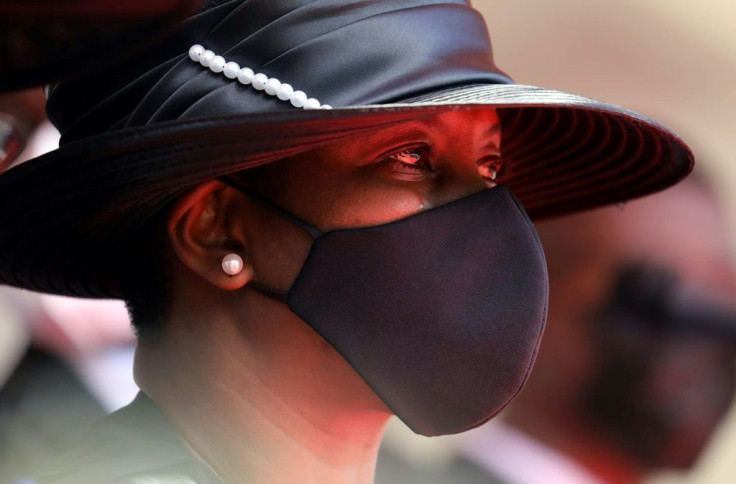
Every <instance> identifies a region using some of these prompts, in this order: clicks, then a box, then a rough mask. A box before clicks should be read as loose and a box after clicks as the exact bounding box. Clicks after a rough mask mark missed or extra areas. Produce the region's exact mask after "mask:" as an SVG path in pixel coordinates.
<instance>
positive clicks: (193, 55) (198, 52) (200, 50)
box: [189, 44, 204, 62]
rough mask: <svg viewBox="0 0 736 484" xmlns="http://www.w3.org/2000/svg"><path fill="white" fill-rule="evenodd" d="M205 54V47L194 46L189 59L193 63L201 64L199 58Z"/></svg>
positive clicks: (191, 48)
mask: <svg viewBox="0 0 736 484" xmlns="http://www.w3.org/2000/svg"><path fill="white" fill-rule="evenodd" d="M202 53H204V47H202V46H201V45H199V44H194V45H193V46H191V47H190V48H189V58H190V59H192V60H193V61H197V62H199V57H200V56H201V55H202Z"/></svg>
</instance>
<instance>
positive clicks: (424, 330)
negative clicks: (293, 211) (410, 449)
mask: <svg viewBox="0 0 736 484" xmlns="http://www.w3.org/2000/svg"><path fill="white" fill-rule="evenodd" d="M226 181H227V183H228V184H230V185H232V186H234V187H235V188H237V189H239V190H241V191H243V189H242V188H240V187H238V186H237V185H234V184H233V182H232V181H231V180H226ZM244 193H246V194H247V195H248V196H252V195H250V194H249V193H248V192H244ZM264 203H265V202H264ZM265 204H266V205H267V206H269V207H270V208H271V210H274V212H276V213H277V214H279V215H280V216H281V217H283V218H285V219H288V220H290V221H291V222H293V223H295V224H297V225H298V226H300V227H302V228H303V229H304V230H306V231H308V232H309V233H310V234H311V235H312V236H313V237H314V239H315V240H314V243H313V245H312V248H311V251H310V252H309V256H308V257H307V260H306V262H305V263H304V266H303V267H302V269H301V272H300V273H299V275H298V276H297V278H296V281H295V282H294V284H293V286H292V287H291V289H290V290H289V292H288V293H286V294H284V293H279V292H276V291H273V290H272V289H269V288H265V287H262V286H258V285H255V284H250V286H251V287H253V288H255V289H257V290H259V291H261V292H263V293H265V294H267V295H269V296H271V297H274V298H276V299H279V300H282V301H284V302H286V303H287V304H288V306H289V308H290V309H291V310H292V311H293V312H294V313H295V314H296V315H298V316H299V317H300V318H301V319H302V320H304V321H305V322H306V323H307V324H309V325H310V326H311V327H312V328H314V330H315V331H317V333H319V334H320V335H321V336H322V337H323V338H324V339H325V340H327V341H328V342H329V343H330V344H331V345H332V346H333V347H334V348H335V349H337V351H338V352H339V353H340V354H341V355H342V356H343V357H344V358H345V359H346V360H347V361H348V362H349V363H350V365H351V366H352V367H353V368H354V369H355V371H356V372H357V373H358V374H359V375H360V376H361V377H362V378H363V379H364V380H365V381H366V382H367V383H368V385H369V386H370V387H371V388H372V389H373V391H374V392H375V393H376V394H377V395H378V396H379V397H380V398H381V399H382V400H383V402H384V403H385V404H386V405H387V406H388V407H389V408H390V409H391V410H392V411H393V412H394V413H395V414H396V415H397V416H398V417H399V418H400V419H401V420H402V421H403V422H404V423H406V424H407V425H408V426H409V427H410V428H411V429H412V430H414V431H415V432H416V433H419V434H422V435H428V436H430V435H443V434H451V433H457V432H462V431H464V430H467V429H470V428H473V427H476V426H478V425H480V424H482V423H484V422H486V421H487V420H488V419H490V418H491V417H493V416H494V415H495V414H496V413H498V412H499V411H500V410H501V409H503V408H504V407H505V406H506V405H507V404H508V403H509V401H510V400H511V399H512V398H513V397H514V396H515V395H516V394H517V393H518V392H519V391H520V390H521V388H522V386H523V385H524V383H525V381H526V379H527V376H528V375H529V371H530V369H531V367H532V365H533V363H534V359H535V357H536V354H537V349H538V346H539V342H540V338H541V336H542V331H543V328H544V324H545V320H546V316H547V297H548V289H547V268H546V265H545V260H544V254H543V252H542V248H541V245H540V243H539V239H538V238H537V234H536V231H535V230H534V227H533V226H532V223H531V221H530V220H529V218H528V216H527V215H526V212H524V209H523V208H522V207H521V205H520V204H519V202H518V201H517V200H516V199H515V198H514V197H513V196H512V195H511V194H510V193H509V191H508V190H507V189H505V188H503V187H496V188H492V189H490V190H484V191H482V192H479V193H476V194H474V195H471V196H468V197H466V198H462V199H460V200H456V201H454V202H451V203H448V204H446V205H442V206H440V207H437V208H434V209H432V210H427V211H425V212H421V213H418V214H415V215H412V216H409V217H407V218H404V219H401V220H397V221H394V222H390V223H387V224H384V225H377V226H372V227H364V228H350V229H342V230H335V231H331V232H326V233H322V232H321V231H319V230H318V229H316V228H314V227H312V226H310V225H309V224H307V223H305V222H303V221H301V220H299V219H297V218H295V217H293V216H292V215H290V214H288V213H285V212H284V211H283V210H280V209H278V208H276V207H273V206H272V205H270V204H268V203H265Z"/></svg>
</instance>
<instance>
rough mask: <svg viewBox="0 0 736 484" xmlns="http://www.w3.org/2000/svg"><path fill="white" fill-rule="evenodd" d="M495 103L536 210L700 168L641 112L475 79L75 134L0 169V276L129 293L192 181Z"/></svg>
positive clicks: (558, 208) (551, 211)
mask: <svg viewBox="0 0 736 484" xmlns="http://www.w3.org/2000/svg"><path fill="white" fill-rule="evenodd" d="M489 108H494V109H497V110H498V113H499V116H500V118H501V124H502V128H503V146H502V151H503V159H504V168H503V173H502V176H501V178H500V182H501V183H502V184H503V185H505V186H507V187H508V188H509V189H510V190H511V191H512V193H514V194H515V195H516V196H517V198H519V200H520V201H521V203H522V204H523V206H524V207H525V209H526V210H527V212H528V213H529V214H530V216H531V217H532V218H542V217H549V216H554V215H561V214H566V213H570V212H575V211H579V210H584V209H589V208H593V207H598V206H602V205H606V204H610V203H620V202H625V201H627V200H630V199H633V198H636V197H640V196H642V195H646V194H648V193H652V192H655V191H658V190H661V189H664V188H666V187H668V186H670V185H672V184H674V183H676V182H677V181H679V180H680V179H682V178H684V177H685V176H686V175H687V174H688V173H689V172H690V170H691V169H692V165H693V155H692V153H691V152H690V150H689V149H688V148H687V146H686V145H685V144H684V143H683V142H682V141H681V140H680V139H679V138H678V137H677V136H676V135H675V134H673V133H672V132H671V131H669V130H667V129H666V128H664V127H663V126H661V125H659V124H657V123H655V122H653V121H651V120H649V119H647V118H645V117H643V116H641V115H639V114H636V113H633V112H631V111H627V110H625V109H622V108H618V107H615V106H612V105H609V104H605V103H601V102H598V101H594V100H591V99H588V98H584V97H581V96H577V95H574V94H568V93H563V92H560V91H554V90H547V89H541V88H537V87H531V86H523V85H514V84H510V85H495V84H494V85H474V86H465V87H459V88H454V89H448V90H445V91H441V92H435V93H432V94H428V95H425V96H421V97H417V98H413V99H412V100H410V101H404V102H402V103H400V104H384V105H380V106H356V107H349V108H340V109H333V110H310V111H304V110H296V109H294V110H288V111H278V112H267V113H259V114H252V113H251V114H247V115H242V116H227V117H218V118H209V119H188V120H178V121H173V122H166V123H159V124H155V125H149V126H144V127H136V128H129V129H125V130H120V131H116V132H108V133H105V134H102V135H98V136H95V137H91V138H88V139H83V140H80V141H76V142H73V143H70V144H68V145H66V146H63V147H62V148H60V149H58V150H56V151H53V152H51V153H48V154H46V155H44V156H41V157H39V158H36V159H34V160H30V161H28V162H26V163H24V164H22V165H20V166H18V167H14V168H12V169H10V170H8V171H7V172H6V173H5V174H3V175H2V176H0V206H2V207H3V209H2V211H0V227H2V230H0V280H1V281H2V282H4V283H7V284H10V285H14V286H19V287H25V288H28V289H32V290H37V291H42V292H50V293H56V294H65V295H73V296H85V297H120V296H121V294H120V291H119V287H118V284H117V282H118V281H117V280H116V279H117V274H115V271H114V270H112V269H111V268H112V267H115V266H116V265H117V264H115V263H114V261H116V260H119V259H120V258H121V257H124V254H125V247H126V244H127V243H129V241H130V240H131V239H132V237H134V236H135V234H136V233H137V231H138V230H139V229H140V228H141V227H142V226H144V225H145V222H146V221H147V220H149V219H150V217H151V216H152V215H153V214H154V213H156V212H157V211H158V210H159V209H160V208H161V207H163V206H164V205H165V204H167V203H168V202H169V201H170V200H171V199H172V198H173V197H175V196H176V195H178V194H179V193H181V192H182V191H183V190H185V189H187V188H190V187H192V186H194V185H196V184H197V183H200V182H202V181H205V180H209V179H213V178H216V177H220V176H223V175H226V174H228V173H232V172H236V171H240V170H244V169H247V168H252V167H254V166H258V165H261V164H264V163H269V162H272V161H275V160H278V159H283V158H285V157H288V156H293V155H295V154H297V153H300V152H304V151H307V150H310V149H314V148H316V147H318V146H320V145H322V144H325V143H329V142H331V141H336V140H339V139H342V138H345V137H349V136H354V135H357V134H360V133H364V132H367V131H371V130H375V129H382V128H387V127H390V126H392V125H395V124H398V123H402V122H407V121H410V120H415V119H418V118H421V117H425V116H433V115H436V114H440V113H443V112H448V111H452V110H470V109H489Z"/></svg>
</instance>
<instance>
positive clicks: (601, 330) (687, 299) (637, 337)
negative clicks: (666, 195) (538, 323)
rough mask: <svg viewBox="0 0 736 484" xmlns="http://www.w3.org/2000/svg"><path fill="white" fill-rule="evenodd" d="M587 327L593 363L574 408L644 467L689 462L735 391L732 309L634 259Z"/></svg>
mask: <svg viewBox="0 0 736 484" xmlns="http://www.w3.org/2000/svg"><path fill="white" fill-rule="evenodd" d="M590 324H591V325H592V327H593V328H594V329H595V340H594V344H595V345H596V346H595V353H596V355H597V358H598V360H597V367H596V372H595V373H594V375H593V378H592V380H591V381H590V382H589V386H588V387H586V388H585V390H584V392H583V393H582V394H581V399H582V401H581V402H580V403H581V405H582V409H581V410H582V414H583V415H585V416H586V418H587V419H588V422H590V423H591V424H592V425H594V426H595V427H596V428H598V429H599V430H600V431H601V432H603V433H605V434H606V435H607V436H609V438H611V439H612V440H613V441H615V442H617V443H618V444H619V445H620V447H621V448H623V449H626V451H627V452H628V453H629V454H631V455H633V456H634V457H636V458H637V459H638V460H639V461H640V462H641V463H642V464H643V465H645V466H647V467H649V468H651V469H661V468H683V469H684V468H689V467H691V466H692V465H693V464H694V463H695V461H696V459H697V458H698V456H699V455H700V453H701V452H702V451H703V449H704V448H705V446H706V444H707V443H708V441H709V439H710V437H711V435H712V433H713V432H714V431H715V429H716V427H717V425H718V423H719V422H720V421H721V419H722V418H723V417H724V416H725V415H726V412H727V411H728V409H729V407H730V406H731V402H732V399H733V395H734V390H735V389H736V373H735V372H734V368H733V363H734V359H736V309H735V308H734V307H733V306H731V305H726V304H724V303H722V302H720V301H718V300H716V299H714V298H713V297H710V296H709V294H707V293H704V292H702V291H701V290H697V288H696V287H692V286H688V285H686V284H685V283H684V281H682V280H680V279H678V277H677V276H676V274H675V273H673V272H671V271H668V270H666V269H663V268H660V267H656V266H652V265H649V264H643V263H634V264H630V265H627V266H625V267H623V268H622V269H621V271H620V273H619V275H618V277H617V279H616V280H615V281H614V284H613V286H612V290H611V295H610V297H609V299H608V300H607V301H606V303H605V304H604V305H603V308H602V309H601V310H600V311H598V312H597V314H596V315H595V316H594V320H593V321H591V322H590Z"/></svg>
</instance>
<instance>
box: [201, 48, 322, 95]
mask: <svg viewBox="0 0 736 484" xmlns="http://www.w3.org/2000/svg"><path fill="white" fill-rule="evenodd" d="M189 58H190V59H192V60H193V61H194V62H199V63H200V64H201V65H203V66H204V67H207V68H209V70H211V71H212V72H214V73H215V74H224V75H225V77H227V78H228V79H237V80H238V82H239V83H241V84H243V85H246V86H247V85H251V86H252V87H253V88H254V89H257V90H258V91H262V92H265V93H266V94H268V95H269V96H273V97H276V98H278V99H280V100H281V101H289V102H291V105H292V106H294V107H295V108H302V109H332V106H330V105H329V104H321V103H320V102H319V101H318V100H316V99H315V98H313V97H309V96H307V95H306V93H304V91H295V90H294V88H293V87H291V84H286V83H282V82H281V81H279V80H278V79H276V78H275V77H268V76H267V75H266V74H263V73H261V72H258V73H256V72H254V71H253V69H251V68H249V67H243V68H241V67H240V65H238V63H237V62H228V61H227V60H226V59H225V58H224V57H222V56H220V55H217V54H215V53H214V52H212V51H211V50H207V49H205V48H204V47H203V46H201V45H199V44H195V45H193V46H191V47H190V48H189Z"/></svg>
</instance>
